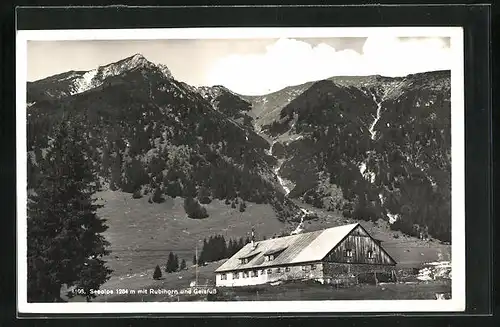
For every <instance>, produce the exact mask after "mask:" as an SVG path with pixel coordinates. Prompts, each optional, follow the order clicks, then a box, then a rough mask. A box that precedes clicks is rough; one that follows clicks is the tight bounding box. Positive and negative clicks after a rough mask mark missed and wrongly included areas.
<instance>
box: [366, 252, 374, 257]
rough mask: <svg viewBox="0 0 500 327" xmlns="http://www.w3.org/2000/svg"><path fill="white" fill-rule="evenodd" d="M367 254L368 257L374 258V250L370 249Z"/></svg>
mask: <svg viewBox="0 0 500 327" xmlns="http://www.w3.org/2000/svg"><path fill="white" fill-rule="evenodd" d="M366 255H367V257H368V259H373V251H372V250H370V251H368V253H367V254H366Z"/></svg>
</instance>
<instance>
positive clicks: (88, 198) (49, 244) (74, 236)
mask: <svg viewBox="0 0 500 327" xmlns="http://www.w3.org/2000/svg"><path fill="white" fill-rule="evenodd" d="M77 126H78V124H76V123H74V124H71V123H70V122H64V123H61V124H60V125H58V126H56V127H55V133H54V134H55V135H54V139H53V142H52V144H51V145H50V146H49V149H48V151H47V153H46V157H45V159H44V160H43V163H42V167H41V174H42V176H41V181H40V183H39V184H38V185H37V188H36V189H35V192H34V194H31V195H30V197H29V201H28V217H27V225H28V226H27V227H28V228H27V244H28V249H27V250H28V251H27V252H28V253H27V256H28V260H27V262H28V284H27V288H28V294H27V296H28V301H29V302H57V301H61V298H60V290H61V287H62V286H63V285H64V284H65V285H66V286H67V287H72V286H75V287H77V288H79V289H82V290H83V292H84V296H85V297H86V299H87V301H90V300H91V299H92V298H93V297H95V295H93V294H90V289H98V288H99V287H100V286H101V285H102V284H103V283H104V282H106V281H107V280H108V279H109V275H110V274H111V272H112V271H111V270H110V269H109V268H107V267H106V265H105V261H104V260H103V259H102V258H103V256H105V255H107V254H109V251H108V250H107V247H108V246H109V243H108V242H107V241H106V240H105V238H104V237H103V236H102V233H103V232H104V231H106V229H107V228H108V227H107V226H106V224H105V220H104V219H102V218H100V217H99V216H97V214H96V211H97V209H98V208H99V207H101V205H97V204H95V202H94V199H93V198H92V196H93V194H94V193H95V192H96V190H97V178H96V175H95V172H94V170H93V167H92V164H91V163H90V160H88V158H89V151H88V150H89V149H88V147H87V144H86V143H85V140H84V139H83V138H82V137H81V135H82V134H83V133H81V131H80V130H79V129H78V127H77Z"/></svg>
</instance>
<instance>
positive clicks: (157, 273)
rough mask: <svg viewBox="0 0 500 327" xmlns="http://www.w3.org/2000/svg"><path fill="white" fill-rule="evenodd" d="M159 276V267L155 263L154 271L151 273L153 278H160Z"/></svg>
mask: <svg viewBox="0 0 500 327" xmlns="http://www.w3.org/2000/svg"><path fill="white" fill-rule="evenodd" d="M160 278H161V269H160V266H158V265H156V267H155V271H154V273H153V279H160Z"/></svg>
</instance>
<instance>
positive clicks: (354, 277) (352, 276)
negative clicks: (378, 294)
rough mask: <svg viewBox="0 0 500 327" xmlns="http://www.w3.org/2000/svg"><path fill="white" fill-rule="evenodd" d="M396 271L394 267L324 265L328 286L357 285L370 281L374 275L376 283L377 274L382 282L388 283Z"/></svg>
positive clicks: (343, 264)
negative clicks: (360, 282)
mask: <svg viewBox="0 0 500 327" xmlns="http://www.w3.org/2000/svg"><path fill="white" fill-rule="evenodd" d="M394 270H395V268H394V267H393V266H388V265H370V264H345V263H333V262H324V263H323V275H324V279H325V283H328V284H345V283H347V284H351V283H352V284H356V283H358V282H359V281H360V280H362V281H365V280H370V279H371V275H372V274H373V280H374V282H376V281H375V277H376V274H375V273H377V274H379V277H380V281H387V279H388V278H391V276H392V272H393V271H394Z"/></svg>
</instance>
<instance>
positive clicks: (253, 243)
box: [251, 227, 255, 248]
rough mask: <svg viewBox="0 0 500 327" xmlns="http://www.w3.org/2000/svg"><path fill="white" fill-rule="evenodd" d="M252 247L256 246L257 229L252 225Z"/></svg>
mask: <svg viewBox="0 0 500 327" xmlns="http://www.w3.org/2000/svg"><path fill="white" fill-rule="evenodd" d="M251 242H252V248H255V229H254V228H253V227H252V239H251Z"/></svg>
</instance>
